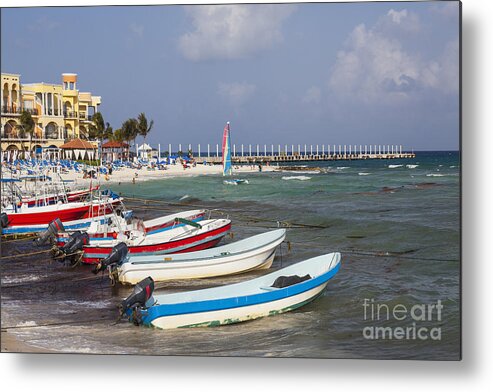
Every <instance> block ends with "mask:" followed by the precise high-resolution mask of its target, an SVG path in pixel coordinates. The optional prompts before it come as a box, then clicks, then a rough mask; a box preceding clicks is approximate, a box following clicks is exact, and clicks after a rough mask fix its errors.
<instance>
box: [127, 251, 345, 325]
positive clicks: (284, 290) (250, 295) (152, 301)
mask: <svg viewBox="0 0 493 392" xmlns="http://www.w3.org/2000/svg"><path fill="white" fill-rule="evenodd" d="M340 261H341V255H340V253H329V254H326V255H322V256H318V257H314V258H312V259H309V260H305V261H302V262H300V263H297V264H293V265H290V266H289V267H286V268H282V269H280V270H278V271H276V272H273V273H270V274H267V275H264V276H262V277H259V278H255V279H252V280H248V281H245V282H241V283H236V284H231V285H226V286H222V287H214V288H210V289H204V290H196V291H188V292H180V293H174V294H163V295H152V289H153V287H154V283H153V281H152V280H151V279H150V278H146V279H145V281H146V283H145V284H142V285H141V283H143V282H141V283H139V284H138V285H137V286H135V289H134V293H133V294H132V295H131V296H130V297H128V298H127V299H125V300H124V301H123V302H122V309H121V311H122V313H124V314H126V315H127V316H128V317H129V319H130V320H131V321H133V322H134V324H138V325H139V324H143V325H146V326H153V327H156V328H161V329H170V328H182V327H202V326H209V327H210V326H219V325H224V324H233V323H239V322H242V321H248V320H253V319H257V318H260V317H265V316H272V315H276V314H279V313H284V312H288V311H291V310H294V309H297V308H299V307H300V306H303V305H305V304H307V303H309V302H310V301H312V300H314V299H315V298H317V297H318V296H319V295H321V294H322V293H323V291H324V289H325V288H326V286H327V284H328V282H329V280H330V279H331V278H333V277H334V276H335V275H336V273H337V271H339V268H340ZM143 298H145V300H143ZM139 301H140V302H141V303H142V305H140V303H139Z"/></svg>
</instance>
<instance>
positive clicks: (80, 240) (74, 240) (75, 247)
mask: <svg viewBox="0 0 493 392" xmlns="http://www.w3.org/2000/svg"><path fill="white" fill-rule="evenodd" d="M88 243H89V234H87V233H81V232H80V231H76V232H74V233H72V234H71V235H70V237H69V239H68V241H67V242H66V243H65V245H63V246H62V248H61V249H60V251H61V252H62V253H64V254H65V255H67V256H68V255H72V253H75V252H77V251H79V250H82V248H83V247H84V245H87V244H88Z"/></svg>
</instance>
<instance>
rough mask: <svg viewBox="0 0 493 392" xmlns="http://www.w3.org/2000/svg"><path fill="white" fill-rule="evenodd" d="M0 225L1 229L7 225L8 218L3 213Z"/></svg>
mask: <svg viewBox="0 0 493 392" xmlns="http://www.w3.org/2000/svg"><path fill="white" fill-rule="evenodd" d="M0 223H1V225H2V229H3V228H5V227H7V226H8V225H9V217H8V216H7V214H6V213H5V212H2V215H1V217H0Z"/></svg>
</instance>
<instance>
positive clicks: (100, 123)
mask: <svg viewBox="0 0 493 392" xmlns="http://www.w3.org/2000/svg"><path fill="white" fill-rule="evenodd" d="M112 134H113V128H112V127H111V125H110V123H105V122H104V118H103V115H102V114H101V113H100V112H97V113H94V116H92V124H91V125H90V126H89V138H90V139H101V141H103V140H105V139H109V138H110V136H111V135H112Z"/></svg>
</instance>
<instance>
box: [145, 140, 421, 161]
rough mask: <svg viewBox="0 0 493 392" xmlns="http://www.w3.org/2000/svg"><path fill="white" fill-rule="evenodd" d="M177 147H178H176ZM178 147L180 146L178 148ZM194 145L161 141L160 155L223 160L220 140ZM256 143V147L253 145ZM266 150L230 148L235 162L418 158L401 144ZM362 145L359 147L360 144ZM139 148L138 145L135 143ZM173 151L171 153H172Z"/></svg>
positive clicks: (249, 147) (244, 147) (317, 146)
mask: <svg viewBox="0 0 493 392" xmlns="http://www.w3.org/2000/svg"><path fill="white" fill-rule="evenodd" d="M173 147H175V148H173ZM176 147H178V148H176ZM196 147H197V148H195V149H194V148H192V145H191V144H188V145H185V144H183V145H182V144H179V145H178V146H176V145H175V146H173V145H171V144H169V145H168V146H167V149H166V148H161V145H159V148H158V151H157V153H158V156H161V157H162V158H164V157H167V156H170V155H171V156H173V157H177V156H191V157H194V158H195V159H196V160H198V161H200V162H204V161H205V162H207V163H220V162H221V161H222V152H221V150H220V148H219V144H216V145H211V144H207V145H206V148H205V149H202V148H201V145H200V144H199V145H197V146H196ZM252 147H253V148H252ZM270 147H271V148H270V150H267V145H265V144H264V145H263V149H261V148H260V145H256V146H252V145H251V144H250V145H243V144H242V145H239V146H237V145H233V146H232V149H231V160H232V162H233V163H247V164H248V163H250V164H251V163H260V162H264V163H265V162H309V161H338V160H364V159H401V158H415V157H416V155H415V154H414V152H413V151H411V152H409V151H405V150H403V147H402V145H381V144H380V145H377V144H372V145H359V146H358V145H306V144H305V145H303V146H302V145H300V144H299V145H298V148H297V149H296V148H295V147H296V146H295V145H291V149H289V148H288V145H285V146H284V149H281V145H278V146H277V147H278V148H277V151H276V150H275V149H274V145H271V146H270ZM358 147H359V148H358ZM136 148H138V145H136ZM170 152H171V153H170Z"/></svg>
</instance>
